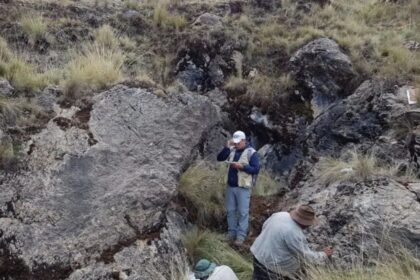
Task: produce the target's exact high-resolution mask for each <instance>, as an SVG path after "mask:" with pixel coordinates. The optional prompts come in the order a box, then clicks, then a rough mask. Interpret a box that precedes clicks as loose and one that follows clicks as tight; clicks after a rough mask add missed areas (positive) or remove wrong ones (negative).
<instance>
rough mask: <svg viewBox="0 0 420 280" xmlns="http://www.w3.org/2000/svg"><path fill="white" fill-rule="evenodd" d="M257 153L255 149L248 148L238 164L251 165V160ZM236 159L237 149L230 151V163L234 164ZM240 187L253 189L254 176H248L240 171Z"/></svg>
mask: <svg viewBox="0 0 420 280" xmlns="http://www.w3.org/2000/svg"><path fill="white" fill-rule="evenodd" d="M254 153H255V149H254V148H252V147H248V148H246V149H245V150H244V151H243V152H242V154H241V156H240V157H239V160H238V161H237V162H238V163H240V164H242V166H245V165H249V159H248V157H249V158H251V156H252V155H253V154H254ZM234 157H235V149H231V150H230V155H229V158H228V160H229V162H232V161H233V159H234ZM238 186H239V187H243V188H251V187H252V175H251V174H248V173H246V172H244V171H240V170H238Z"/></svg>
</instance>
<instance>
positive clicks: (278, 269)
mask: <svg viewBox="0 0 420 280" xmlns="http://www.w3.org/2000/svg"><path fill="white" fill-rule="evenodd" d="M316 221H317V219H316V217H315V211H314V209H313V208H312V207H311V206H309V205H301V206H299V207H297V208H296V209H295V210H293V211H291V212H290V213H288V212H277V213H274V214H273V215H271V217H270V218H268V219H267V220H266V221H265V223H264V225H263V229H262V231H261V233H260V235H259V236H258V237H257V239H255V241H254V243H253V244H252V246H251V252H252V254H253V255H254V274H253V278H252V279H253V280H289V279H299V274H300V273H301V272H302V264H303V263H304V262H306V261H309V262H312V263H321V262H323V261H325V260H326V259H327V257H330V256H331V255H332V254H333V249H332V248H331V247H327V248H325V249H324V250H323V251H320V252H316V251H313V250H311V249H310V248H309V245H308V241H307V240H306V237H305V234H304V233H303V230H304V229H306V228H308V227H310V226H312V225H313V224H315V223H316Z"/></svg>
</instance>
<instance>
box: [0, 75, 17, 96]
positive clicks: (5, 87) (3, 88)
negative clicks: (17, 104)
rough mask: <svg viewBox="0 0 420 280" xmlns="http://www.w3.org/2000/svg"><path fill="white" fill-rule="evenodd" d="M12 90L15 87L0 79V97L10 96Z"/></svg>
mask: <svg viewBox="0 0 420 280" xmlns="http://www.w3.org/2000/svg"><path fill="white" fill-rule="evenodd" d="M14 91H15V89H14V88H13V87H12V86H11V85H10V83H9V82H8V81H7V80H4V79H0V97H11V96H13V93H14Z"/></svg>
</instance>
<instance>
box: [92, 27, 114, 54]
mask: <svg viewBox="0 0 420 280" xmlns="http://www.w3.org/2000/svg"><path fill="white" fill-rule="evenodd" d="M95 42H96V43H97V44H98V45H100V46H103V47H104V48H106V49H111V50H112V49H116V48H117V47H118V46H119V39H118V37H117V36H116V34H115V32H114V29H113V28H112V27H111V26H110V25H108V24H104V25H102V26H101V27H100V28H98V29H97V30H96V31H95Z"/></svg>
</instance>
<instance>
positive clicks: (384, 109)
mask: <svg viewBox="0 0 420 280" xmlns="http://www.w3.org/2000/svg"><path fill="white" fill-rule="evenodd" d="M407 105H408V104H407V101H406V98H405V97H404V96H401V95H399V94H398V91H397V90H396V89H395V88H394V87H393V86H392V85H390V84H386V83H385V82H383V81H377V80H371V81H366V82H364V83H363V84H362V85H361V86H360V87H359V88H358V89H357V90H356V91H355V92H354V93H353V94H352V95H351V96H349V97H347V98H346V99H344V100H342V101H340V102H337V103H336V104H334V105H333V106H332V107H331V108H330V109H329V110H327V111H326V112H325V113H323V114H321V115H320V116H319V117H318V118H317V119H315V120H314V122H313V123H312V124H311V125H310V126H309V127H308V129H307V133H306V134H307V141H306V144H307V146H308V148H309V149H310V150H311V151H312V152H313V153H312V154H328V155H333V156H338V155H339V154H340V152H341V149H342V148H343V147H344V146H346V145H348V144H364V145H369V144H370V145H373V143H375V142H376V140H377V139H378V138H379V137H380V136H382V135H383V134H385V133H386V132H387V131H388V130H389V129H390V128H391V127H392V125H393V124H394V123H395V122H396V121H397V120H398V118H399V116H400V115H401V114H402V113H404V112H405V110H406V109H407Z"/></svg>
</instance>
